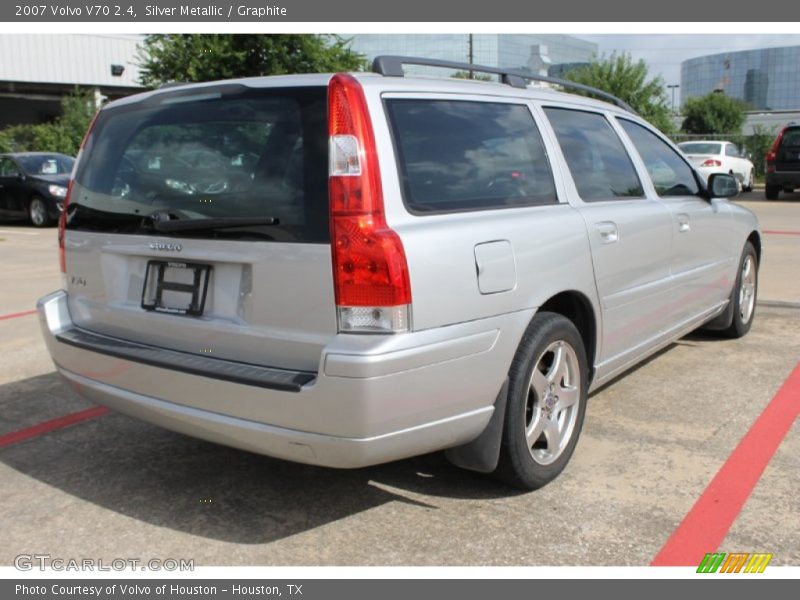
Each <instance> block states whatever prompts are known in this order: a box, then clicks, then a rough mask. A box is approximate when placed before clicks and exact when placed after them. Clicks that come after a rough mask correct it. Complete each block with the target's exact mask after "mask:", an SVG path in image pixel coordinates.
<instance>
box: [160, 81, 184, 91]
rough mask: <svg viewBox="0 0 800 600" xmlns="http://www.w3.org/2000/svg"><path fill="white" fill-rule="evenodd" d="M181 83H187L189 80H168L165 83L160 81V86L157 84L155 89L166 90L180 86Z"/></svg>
mask: <svg viewBox="0 0 800 600" xmlns="http://www.w3.org/2000/svg"><path fill="white" fill-rule="evenodd" d="M182 85H189V82H187V81H168V82H166V83H162V84H161V85H160V86H158V88H157V89H159V90H167V89H169V88H174V87H179V86H182Z"/></svg>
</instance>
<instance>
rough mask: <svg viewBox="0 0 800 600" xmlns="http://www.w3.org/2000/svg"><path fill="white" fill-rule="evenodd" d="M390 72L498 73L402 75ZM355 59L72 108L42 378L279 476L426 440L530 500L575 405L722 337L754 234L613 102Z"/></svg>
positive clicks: (424, 444)
mask: <svg viewBox="0 0 800 600" xmlns="http://www.w3.org/2000/svg"><path fill="white" fill-rule="evenodd" d="M409 62H417V63H424V64H431V63H434V64H439V65H442V66H446V67H449V68H456V69H464V70H466V69H471V70H473V71H476V70H484V71H487V72H493V73H499V74H500V76H501V78H502V82H501V83H485V82H473V81H464V80H456V79H444V78H442V79H434V78H410V77H403V76H402V75H403V71H402V65H403V64H404V63H409ZM375 70H376V71H377V72H376V73H354V74H337V75H296V76H280V77H263V78H256V79H242V80H236V81H224V82H214V83H205V84H198V85H186V86H181V87H171V88H169V89H163V90H157V91H153V92H148V93H144V94H139V95H136V96H131V97H129V98H125V99H123V100H119V101H116V102H112V103H111V104H109V105H108V106H106V107H104V108H103V109H102V110H101V111H100V112H99V114H98V116H97V118H96V120H95V121H94V124H93V126H92V127H91V129H90V132H89V133H88V134H87V137H86V140H85V143H84V147H83V149H82V151H81V153H80V156H79V159H78V163H77V167H76V169H75V172H74V179H73V180H72V182H71V186H70V192H69V197H68V201H67V203H66V204H67V207H66V209H65V212H64V218H63V219H62V224H61V249H62V261H63V266H64V269H65V273H66V284H65V289H63V290H60V291H58V292H55V293H53V294H51V295H49V296H47V297H45V298H43V299H41V301H40V303H39V311H40V315H41V321H42V325H43V330H44V335H45V338H46V340H47V344H48V347H49V350H50V352H51V354H52V356H53V359H54V361H55V363H56V366H57V368H58V371H59V372H60V373H61V374H62V375H63V376H64V378H65V379H66V381H67V382H69V383H70V384H71V385H72V386H73V387H74V388H75V389H76V390H77V391H78V392H79V393H80V394H82V395H84V396H86V397H87V398H90V399H92V400H94V401H96V402H99V403H101V404H105V405H107V406H110V407H112V408H114V409H116V410H119V411H121V412H124V413H128V414H130V415H133V416H136V417H140V418H142V419H146V420H148V421H151V422H153V423H156V424H158V425H161V426H164V427H168V428H170V429H174V430H176V431H180V432H184V433H187V434H190V435H194V436H198V437H201V438H204V439H207V440H212V441H215V442H219V443H222V444H227V445H230V446H235V447H237V448H242V449H245V450H251V451H254V452H259V453H263V454H268V455H271V456H276V457H280V458H285V459H288V460H293V461H299V462H305V463H312V464H318V465H326V466H332V467H361V466H365V465H371V464H376V463H381V462H386V461H392V460H396V459H401V458H404V457H409V456H412V455H417V454H422V453H426V452H431V451H435V450H442V449H447V450H448V453H447V454H448V456H449V457H450V459H451V460H452V461H453V462H454V463H456V464H458V465H460V466H464V467H467V468H471V469H474V470H478V471H483V472H497V473H498V474H500V475H502V476H503V477H504V478H505V479H506V480H507V481H509V482H511V483H512V484H515V485H518V486H521V487H524V488H536V487H539V486H542V485H544V484H545V483H547V482H548V481H550V480H552V479H553V478H554V477H556V476H557V475H558V473H559V472H560V471H561V470H562V469H563V468H564V466H565V465H566V463H567V461H568V460H569V458H570V456H571V454H572V452H573V449H574V448H575V444H576V442H577V440H578V436H579V433H580V430H581V426H582V423H583V418H584V412H585V409H586V400H587V395H588V393H589V391H590V390H591V389H593V388H596V387H598V386H599V385H602V384H603V383H605V382H608V381H610V380H611V379H612V378H613V377H615V376H616V375H618V374H620V373H622V372H623V371H625V370H626V369H628V368H630V367H631V366H633V365H635V364H636V363H639V362H641V361H642V360H643V359H644V358H646V357H647V356H649V355H651V354H653V353H654V352H656V351H657V350H658V349H660V348H663V347H664V346H666V345H667V344H669V343H670V342H671V341H673V340H675V339H676V338H678V337H680V336H682V335H684V334H686V333H687V332H689V331H691V330H693V329H695V328H697V327H700V326H703V325H706V326H709V327H712V328H715V329H719V330H722V331H723V332H724V333H725V334H727V335H731V336H740V335H743V334H745V333H746V332H747V330H748V329H749V327H750V324H751V322H752V319H753V311H754V305H755V296H756V282H757V279H756V277H757V267H758V264H759V259H760V255H761V236H760V233H759V230H758V223H757V221H756V219H755V217H754V216H753V215H752V214H751V213H750V212H748V211H746V210H744V209H742V208H740V207H738V206H736V205H733V204H731V203H729V202H728V201H727V200H726V199H724V198H722V197H724V196H729V195H732V194H735V192H736V184H735V182H734V180H733V178H731V177H730V176H728V175H718V176H714V177H712V178H711V180H710V182H709V184H708V185H709V188H710V189H706V186H705V184H704V182H703V181H701V180H700V178H699V177H698V175H697V174H696V172H695V171H694V169H693V168H692V166H691V165H690V164H689V163H688V162H687V161H686V159H685V158H684V157H683V155H682V154H681V153H680V152H679V151H678V150H677V149H676V148H675V147H674V146H673V145H672V144H671V143H670V142H669V141H668V140H667V139H666V138H665V137H664V136H663V135H661V134H660V133H659V132H658V131H657V130H655V129H653V128H652V127H651V126H650V125H648V124H647V123H646V122H645V121H643V120H642V119H641V118H639V117H638V116H636V115H635V114H633V113H632V112H631V111H630V110H628V109H627V107H626V106H625V105H624V103H622V102H620V101H617V100H616V99H613V98H611V99H612V100H613V101H614V102H615V103H616V104H609V103H605V102H599V101H596V100H592V99H589V98H586V97H583V96H578V95H572V94H566V93H563V92H558V91H554V90H553V89H546V88H536V87H526V84H527V79H535V77H532V76H531V75H530V74H527V73H514V72H504V71H501V70H498V69H492V68H485V67H478V66H476V65H459V64H457V63H441V62H438V63H437V62H435V61H428V60H422V59H404V58H398V57H384V58H379V59H377V60H376V64H375ZM548 81H550V82H551V83H552V81H553V80H548ZM563 85H564V86H567V85H573V84H570V83H568V82H563ZM582 89H584V88H582ZM595 92H596V93H597V94H600V95H603V96H604V97H606V98H609V97H608V96H607V95H604V94H603V93H602V92H599V91H597V90H595ZM654 401H658V399H657V398H654ZM121 443H124V441H123V442H121Z"/></svg>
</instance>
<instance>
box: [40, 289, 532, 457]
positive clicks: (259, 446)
mask: <svg viewBox="0 0 800 600" xmlns="http://www.w3.org/2000/svg"><path fill="white" fill-rule="evenodd" d="M38 309H39V317H40V321H41V324H42V330H43V333H44V337H45V340H46V343H47V346H48V349H49V351H50V354H51V356H52V357H53V360H54V362H55V364H56V367H57V368H58V371H59V372H60V373H61V375H62V376H63V377H64V378H65V379H66V381H67V382H69V384H70V385H71V386H72V387H73V388H74V389H75V390H76V391H77V392H78V393H80V394H81V395H83V396H85V397H86V398H89V399H90V400H92V401H94V402H97V403H99V404H103V405H106V406H109V407H111V408H113V409H115V410H118V411H120V412H123V413H126V414H129V415H132V416H134V417H138V418H141V419H143V420H146V421H149V422H152V423H155V424H157V425H160V426H163V427H166V428H168V429H172V430H175V431H179V432H181V433H185V434H187V435H191V436H194V437H199V438H202V439H206V440H209V441H212V442H217V443H221V444H225V445H229V446H233V447H237V448H241V449H244V450H249V451H252V452H257V453H260V454H266V455H269V456H275V457H278V458H284V459H288V460H293V461H297V462H304V463H309V464H317V465H323V466H330V467H342V468H353V467H361V466H367V465H371V464H378V463H383V462H388V461H392V460H396V459H400V458H406V457H409V456H414V455H418V454H424V453H426V452H432V451H435V450H440V449H444V448H448V447H453V446H457V445H460V444H463V443H466V442H468V441H470V440H472V439H474V438H475V437H477V436H478V435H479V434H480V433H481V431H482V430H483V429H484V427H485V426H486V424H487V423H488V421H489V419H490V418H491V415H492V412H493V410H494V406H493V403H494V400H495V398H496V395H497V392H498V390H499V389H500V387H501V386H502V383H503V380H504V378H505V377H506V375H507V372H508V367H509V365H510V363H511V359H512V357H513V354H514V351H515V350H516V347H517V344H518V343H519V335H521V333H522V331H523V330H524V328H525V325H526V324H527V323H528V322H529V320H530V318H531V317H532V312H533V311H530V312H528V311H523V312H519V313H512V314H509V315H504V316H501V317H494V318H491V319H485V320H481V321H475V322H471V323H465V324H461V325H456V326H449V327H443V328H439V329H437V330H429V331H423V332H415V333H409V334H403V335H398V336H367V335H361V336H359V335H339V336H335V337H334V338H333V339H332V341H331V343H330V344H328V346H326V348H325V349H324V351H323V353H322V356H321V359H320V365H319V371H318V372H317V373H316V374H315V375H316V377H313V376H309V374H306V376H305V377H300V378H296V379H294V380H293V381H295V382H300V384H299V385H296V386H293V387H288V388H285V389H276V388H272V387H270V386H269V385H259V384H258V382H257V381H256V383H255V384H253V382H252V381H251V382H249V383H248V382H237V381H236V380H232V379H231V378H230V377H227V378H225V377H220V376H219V373H215V372H214V369H209V370H208V371H207V372H203V371H202V370H199V371H198V370H195V372H191V371H190V370H187V369H184V370H176V369H175V368H173V366H174V365H173V364H172V363H170V362H169V361H167V362H159V361H160V360H161V359H162V358H163V355H159V356H160V357H159V358H158V360H156V359H154V360H149V361H145V362H143V361H142V360H140V359H139V358H138V357H137V356H136V355H133V356H127V355H125V354H124V353H119V352H109V351H106V350H104V349H103V346H102V345H100V346H99V347H95V346H91V345H88V346H87V345H85V344H83V345H82V344H76V343H74V342H75V339H76V337H75V334H76V333H77V334H78V338H77V339H81V338H80V332H82V331H83V330H79V329H76V328H75V326H74V325H73V323H72V321H71V319H70V316H69V311H68V308H67V296H66V294H65V293H64V292H63V291H59V292H55V293H53V294H50V295H49V296H46V297H45V298H42V299H41V300H40V301H39V304H38ZM516 332H518V333H516ZM85 333H89V332H85ZM100 337H101V338H102V337H104V336H100ZM85 339H89V340H90V341H92V342H93V343H94V341H96V340H93V339H92V337H91V334H90V333H89V337H88V338H84V340H83V341H85ZM105 339H106V340H113V338H105ZM101 341H102V340H101ZM117 341H118V342H120V343H121V344H122V345H125V344H126V342H124V341H123V340H117ZM112 347H113V345H112ZM166 352H167V353H170V352H171V351H166ZM175 354H181V353H175ZM149 356H152V355H149ZM184 357H185V358H186V359H187V360H189V361H190V362H192V361H193V360H194V359H195V358H200V359H201V360H202V357H194V356H193V355H184ZM173 358H174V357H173ZM178 358H179V359H180V357H178ZM222 362H225V361H222ZM222 367H225V368H223V369H222V371H223V372H226V370H227V368H228V367H227V366H226V365H222ZM256 369H258V367H256ZM289 373H292V372H289ZM312 375H313V374H312ZM284 379H285V377H284Z"/></svg>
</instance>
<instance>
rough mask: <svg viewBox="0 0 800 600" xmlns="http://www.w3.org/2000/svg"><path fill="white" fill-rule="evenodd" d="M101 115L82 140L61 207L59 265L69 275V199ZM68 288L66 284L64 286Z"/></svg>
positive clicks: (94, 119)
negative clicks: (80, 163) (66, 239)
mask: <svg viewBox="0 0 800 600" xmlns="http://www.w3.org/2000/svg"><path fill="white" fill-rule="evenodd" d="M99 114H100V111H99V110H98V111H97V112H96V113H94V116H93V117H92V120H91V122H90V123H89V127H88V128H87V129H86V133H85V134H84V136H83V139H82V140H81V145H80V148H79V149H78V156H77V157H76V158H75V165H74V166H73V167H72V174H71V175H70V178H69V184H68V185H67V194H66V195H65V196H64V202H63V205H62V207H61V214H60V215H59V217H58V265H59V267H60V268H61V272H62V273H64V274H66V273H67V252H66V248H65V245H64V243H65V240H64V237H65V235H66V230H67V209H68V207H69V198H70V196H71V195H72V187H73V184H74V183H75V172H76V171H77V169H78V163H79V162H80V160H81V154H83V148H84V146H86V141H87V140H88V139H89V135H90V134H91V133H92V128H93V127H94V124H95V123H96V122H97V115H99ZM64 287H66V284H65V285H64Z"/></svg>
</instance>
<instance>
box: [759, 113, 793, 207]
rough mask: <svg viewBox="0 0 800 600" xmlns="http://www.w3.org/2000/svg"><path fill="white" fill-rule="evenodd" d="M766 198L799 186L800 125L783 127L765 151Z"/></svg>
mask: <svg viewBox="0 0 800 600" xmlns="http://www.w3.org/2000/svg"><path fill="white" fill-rule="evenodd" d="M766 159H767V174H766V176H767V179H766V184H767V185H766V190H765V192H766V196H767V200H777V199H778V195H779V194H780V192H781V190H783V191H784V192H793V191H794V190H795V189H796V188H800V125H789V126H788V127H784V128H783V131H781V132H780V133H779V134H778V137H777V138H775V141H774V142H773V143H772V147H771V148H770V149H769V152H767V157H766Z"/></svg>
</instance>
